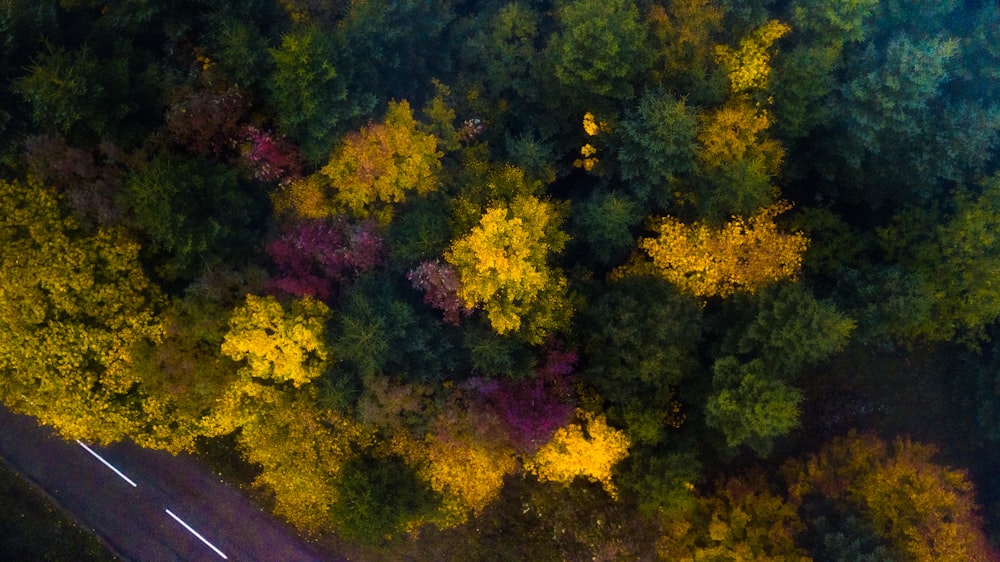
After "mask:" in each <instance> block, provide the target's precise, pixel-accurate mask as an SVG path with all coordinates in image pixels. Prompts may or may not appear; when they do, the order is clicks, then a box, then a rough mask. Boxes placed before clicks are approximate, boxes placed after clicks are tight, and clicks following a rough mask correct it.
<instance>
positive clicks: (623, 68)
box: [547, 0, 653, 108]
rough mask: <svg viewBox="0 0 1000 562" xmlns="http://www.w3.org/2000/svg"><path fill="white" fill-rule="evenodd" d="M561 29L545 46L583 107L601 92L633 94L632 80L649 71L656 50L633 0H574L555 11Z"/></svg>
mask: <svg viewBox="0 0 1000 562" xmlns="http://www.w3.org/2000/svg"><path fill="white" fill-rule="evenodd" d="M556 17H557V19H558V22H559V31H558V32H557V34H556V35H555V36H554V37H553V38H552V39H551V41H550V43H549V45H548V47H547V52H548V56H549V57H551V59H552V60H553V62H554V68H555V76H556V79H558V80H559V83H560V85H561V86H562V89H563V94H564V95H566V96H567V97H570V98H575V99H577V100H580V101H578V102H577V103H579V104H581V105H580V107H581V108H582V107H586V106H587V102H588V101H592V102H599V101H600V100H601V99H603V98H610V99H618V100H621V99H630V98H631V97H632V96H633V95H634V88H633V82H634V81H635V80H636V79H638V78H639V77H640V76H641V75H642V74H643V73H645V72H646V71H647V70H648V69H649V67H650V65H651V63H652V57H653V53H652V52H651V51H650V50H649V48H648V47H647V45H646V38H647V33H648V31H647V28H646V25H645V22H643V21H642V19H641V17H640V15H639V10H638V8H636V6H635V3H634V2H632V1H631V0H611V1H596V0H572V1H569V2H565V3H562V4H561V5H560V6H559V8H558V11H557V13H556Z"/></svg>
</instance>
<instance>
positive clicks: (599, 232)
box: [569, 191, 643, 266]
mask: <svg viewBox="0 0 1000 562" xmlns="http://www.w3.org/2000/svg"><path fill="white" fill-rule="evenodd" d="M570 210H571V212H572V214H571V215H570V220H569V235H570V237H571V242H570V245H571V247H572V248H573V250H570V251H569V253H570V254H572V255H578V256H580V258H581V260H584V261H587V260H593V261H594V262H595V263H596V264H597V265H599V266H608V265H612V264H614V263H615V262H618V263H621V262H622V261H623V260H624V259H625V258H627V256H628V255H629V252H630V251H631V250H632V248H634V247H635V235H634V234H633V231H636V230H638V229H639V227H640V226H641V224H642V219H643V215H642V209H641V205H640V204H639V203H637V202H636V201H635V200H634V199H633V198H632V197H630V196H629V195H628V194H623V193H614V192H611V193H608V192H604V191H597V192H595V193H594V194H593V195H591V196H590V197H588V198H586V199H584V200H583V201H582V202H580V203H578V204H576V205H574V206H573V207H572V208H571V209H570Z"/></svg>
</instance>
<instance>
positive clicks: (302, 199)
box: [271, 174, 330, 219]
mask: <svg viewBox="0 0 1000 562" xmlns="http://www.w3.org/2000/svg"><path fill="white" fill-rule="evenodd" d="M271 203H272V204H273V205H274V212H275V213H276V214H278V215H286V214H287V215H292V216H296V217H299V218H304V219H321V218H324V217H327V216H329V215H330V209H329V202H328V201H327V198H326V187H325V186H324V182H323V180H322V179H321V176H319V175H316V174H314V175H312V176H309V177H305V178H295V179H294V180H292V181H290V182H289V183H288V185H286V186H284V187H282V188H281V189H278V190H276V191H273V192H271Z"/></svg>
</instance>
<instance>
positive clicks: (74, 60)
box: [15, 44, 107, 134]
mask: <svg viewBox="0 0 1000 562" xmlns="http://www.w3.org/2000/svg"><path fill="white" fill-rule="evenodd" d="M47 47H48V51H47V52H46V53H43V54H41V55H40V56H38V58H36V59H35V62H34V64H33V65H32V66H31V68H30V69H29V71H28V74H27V75H25V76H23V77H22V78H20V79H19V80H18V81H17V82H16V83H15V89H16V90H17V91H18V93H20V94H21V96H22V97H23V98H24V100H25V101H26V102H27V103H28V105H29V106H30V107H31V115H32V118H33V119H34V122H35V124H36V125H38V126H39V127H41V128H42V130H43V131H45V132H49V133H62V134H66V133H68V132H70V130H75V128H77V127H78V126H81V123H82V124H83V126H86V125H89V126H98V127H99V128H100V126H101V122H102V121H103V120H104V119H106V118H107V115H106V113H105V111H106V110H105V109H103V108H102V105H103V104H102V102H103V101H104V86H103V84H102V83H101V81H100V80H99V78H100V73H99V62H98V61H97V60H96V59H95V58H94V56H93V55H92V54H91V53H90V50H89V49H87V48H82V49H80V50H79V51H76V52H73V51H68V50H66V49H63V48H62V47H57V46H54V45H52V44H49V45H47Z"/></svg>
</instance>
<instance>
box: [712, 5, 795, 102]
mask: <svg viewBox="0 0 1000 562" xmlns="http://www.w3.org/2000/svg"><path fill="white" fill-rule="evenodd" d="M791 30H792V28H791V27H789V26H788V25H786V24H784V23H781V22H779V21H777V20H771V21H769V22H767V23H765V24H764V25H762V26H761V27H759V28H757V29H756V30H754V32H753V33H751V34H750V36H749V37H744V38H743V39H742V40H741V41H740V47H739V49H733V48H732V47H729V46H727V45H718V46H716V47H715V57H716V61H717V62H718V63H719V64H721V65H722V66H723V67H724V68H725V69H726V72H727V73H728V74H729V84H730V88H731V89H732V92H733V93H734V94H736V95H743V94H747V93H749V92H751V91H753V90H766V89H767V81H768V77H769V75H770V73H771V66H770V63H771V54H770V53H769V52H768V51H769V49H770V48H771V45H773V44H774V42H775V41H777V40H778V39H780V38H781V37H783V36H784V35H785V34H786V33H788V32H789V31H791Z"/></svg>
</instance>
